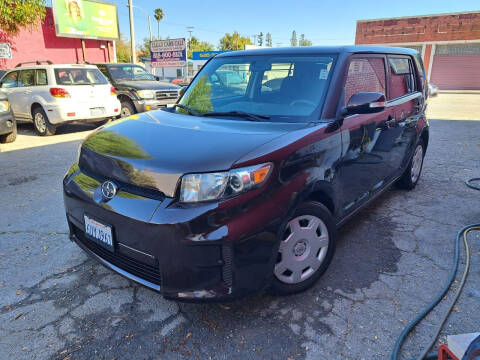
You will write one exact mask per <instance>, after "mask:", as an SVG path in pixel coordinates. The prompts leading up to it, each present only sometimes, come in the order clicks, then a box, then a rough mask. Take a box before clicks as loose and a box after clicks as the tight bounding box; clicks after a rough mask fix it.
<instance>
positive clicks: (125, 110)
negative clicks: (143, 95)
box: [120, 100, 136, 118]
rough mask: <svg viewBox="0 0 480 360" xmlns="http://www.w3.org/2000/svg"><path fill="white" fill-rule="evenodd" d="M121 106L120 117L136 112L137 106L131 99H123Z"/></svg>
mask: <svg viewBox="0 0 480 360" xmlns="http://www.w3.org/2000/svg"><path fill="white" fill-rule="evenodd" d="M120 104H121V108H120V117H121V118H124V117H128V116H130V115H133V114H135V112H136V111H135V108H134V107H133V104H132V103H131V102H130V101H129V100H122V101H121V102H120Z"/></svg>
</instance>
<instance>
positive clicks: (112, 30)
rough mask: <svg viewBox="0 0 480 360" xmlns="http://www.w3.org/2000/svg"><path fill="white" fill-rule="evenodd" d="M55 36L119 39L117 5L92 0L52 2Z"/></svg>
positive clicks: (56, 0) (54, 0)
mask: <svg viewBox="0 0 480 360" xmlns="http://www.w3.org/2000/svg"><path fill="white" fill-rule="evenodd" d="M52 8H53V14H54V18H55V28H56V31H57V36H62V37H74V38H83V39H98V40H117V39H118V38H119V33H120V32H119V30H118V15H117V5H115V4H110V3H103V2H98V1H93V0H52Z"/></svg>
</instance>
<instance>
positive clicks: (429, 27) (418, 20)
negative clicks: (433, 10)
mask: <svg viewBox="0 0 480 360" xmlns="http://www.w3.org/2000/svg"><path fill="white" fill-rule="evenodd" d="M476 39H480V12H475V13H463V14H451V15H438V16H419V17H408V18H397V19H395V18H394V19H383V20H366V21H358V22H357V31H356V35H355V44H387V43H409V42H426V41H454V40H476Z"/></svg>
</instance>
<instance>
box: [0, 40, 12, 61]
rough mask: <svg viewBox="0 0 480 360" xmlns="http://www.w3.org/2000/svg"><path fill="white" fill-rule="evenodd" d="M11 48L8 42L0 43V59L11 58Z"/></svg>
mask: <svg viewBox="0 0 480 360" xmlns="http://www.w3.org/2000/svg"><path fill="white" fill-rule="evenodd" d="M11 58H12V49H11V48H10V44H9V43H0V59H11Z"/></svg>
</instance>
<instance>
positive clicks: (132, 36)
mask: <svg viewBox="0 0 480 360" xmlns="http://www.w3.org/2000/svg"><path fill="white" fill-rule="evenodd" d="M128 14H129V16H130V50H131V52H132V63H134V64H136V63H137V51H136V50H135V29H134V25H133V4H132V0H128Z"/></svg>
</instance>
